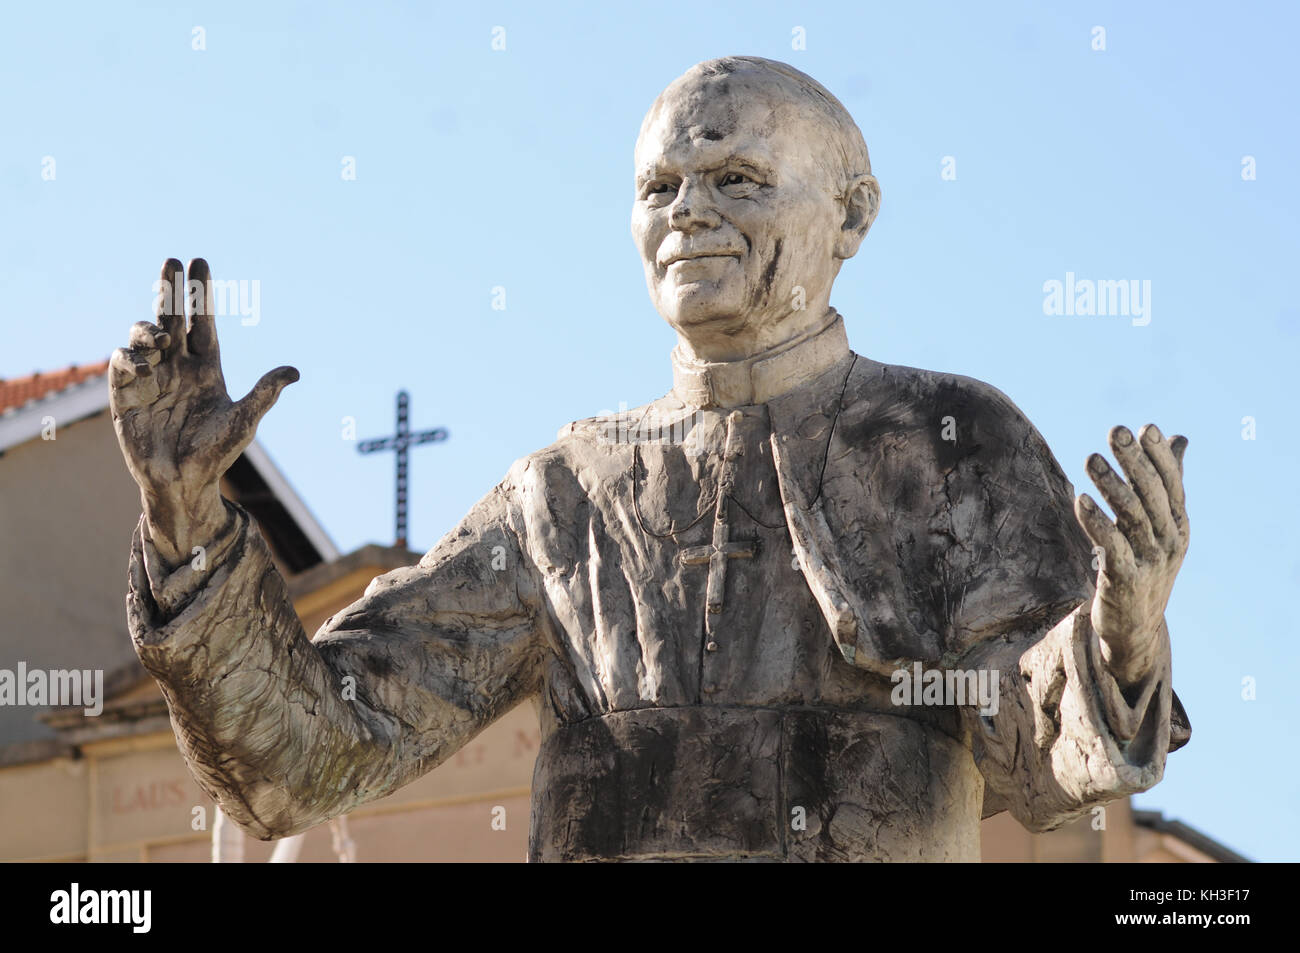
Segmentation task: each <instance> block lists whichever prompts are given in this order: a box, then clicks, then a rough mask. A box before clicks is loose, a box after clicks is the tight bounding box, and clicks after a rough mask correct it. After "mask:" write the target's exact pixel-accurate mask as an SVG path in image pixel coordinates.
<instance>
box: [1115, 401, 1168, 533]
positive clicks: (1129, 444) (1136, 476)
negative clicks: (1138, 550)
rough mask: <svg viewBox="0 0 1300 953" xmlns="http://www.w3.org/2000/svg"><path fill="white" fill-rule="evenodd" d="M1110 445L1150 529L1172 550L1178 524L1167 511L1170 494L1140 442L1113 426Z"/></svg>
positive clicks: (1123, 428) (1128, 432) (1120, 428)
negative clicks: (1144, 513) (1140, 504)
mask: <svg viewBox="0 0 1300 953" xmlns="http://www.w3.org/2000/svg"><path fill="white" fill-rule="evenodd" d="M1110 446H1111V449H1112V450H1113V451H1114V453H1115V459H1116V460H1118V461H1119V465H1120V466H1121V467H1123V468H1124V473H1125V475H1126V476H1127V477H1128V482H1129V486H1131V487H1132V488H1133V491H1134V492H1135V493H1136V494H1137V497H1138V499H1139V500H1141V501H1142V508H1143V509H1144V510H1145V511H1146V514H1147V519H1148V521H1149V522H1150V524H1151V531H1152V533H1153V534H1154V535H1155V539H1156V542H1158V543H1159V544H1160V545H1161V546H1162V547H1164V548H1165V550H1166V551H1168V550H1171V549H1173V547H1174V545H1175V543H1176V542H1177V540H1178V527H1177V526H1176V525H1174V518H1173V514H1172V513H1170V510H1169V494H1168V493H1166V492H1165V484H1164V481H1163V480H1161V479H1160V474H1159V473H1158V472H1157V471H1156V468H1155V466H1153V465H1152V463H1151V458H1150V457H1148V456H1147V455H1146V452H1145V451H1144V450H1143V449H1142V445H1141V444H1140V443H1139V442H1138V440H1137V438H1135V437H1134V436H1133V432H1132V431H1131V430H1129V429H1128V428H1127V427H1123V426H1120V427H1114V428H1112V429H1111V431H1110Z"/></svg>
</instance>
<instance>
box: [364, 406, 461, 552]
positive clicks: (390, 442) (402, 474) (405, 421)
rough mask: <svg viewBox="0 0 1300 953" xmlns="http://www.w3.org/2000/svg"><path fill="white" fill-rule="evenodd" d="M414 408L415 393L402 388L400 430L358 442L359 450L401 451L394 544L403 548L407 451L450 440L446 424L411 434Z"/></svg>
mask: <svg viewBox="0 0 1300 953" xmlns="http://www.w3.org/2000/svg"><path fill="white" fill-rule="evenodd" d="M410 410H411V395H410V394H408V393H407V392H406V391H404V390H399V391H398V392H397V433H396V434H394V435H393V436H391V437H381V438H380V439H378V440H362V441H361V442H360V443H358V444H357V452H359V453H374V452H376V451H378V450H396V451H397V534H396V535H397V542H396V543H395V544H394V545H397V546H402V547H405V546H406V477H407V451H408V450H409V448H411V447H414V446H417V445H419V444H422V443H436V442H438V441H440V440H446V439H447V430H446V428H444V427H438V428H437V429H435V430H421V431H420V432H419V433H411V425H410Z"/></svg>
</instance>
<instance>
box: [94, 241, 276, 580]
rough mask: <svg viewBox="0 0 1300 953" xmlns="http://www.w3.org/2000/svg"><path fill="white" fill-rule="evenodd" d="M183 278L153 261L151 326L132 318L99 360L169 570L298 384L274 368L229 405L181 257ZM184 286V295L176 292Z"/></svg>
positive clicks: (209, 306)
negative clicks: (120, 339)
mask: <svg viewBox="0 0 1300 953" xmlns="http://www.w3.org/2000/svg"><path fill="white" fill-rule="evenodd" d="M189 279H190V284H189V285H188V286H187V284H186V281H185V272H184V269H183V268H182V266H181V263H180V262H179V261H177V260H176V259H174V258H169V259H168V260H167V261H166V262H164V263H163V267H162V283H161V289H160V293H159V296H158V299H157V300H158V304H157V306H156V308H155V314H156V318H157V323H156V324H151V323H149V322H148V321H140V322H137V323H136V324H135V325H134V326H133V327H132V328H131V336H130V341H129V345H128V346H127V347H124V348H118V349H117V350H116V351H114V352H113V357H112V359H111V360H110V362H109V406H110V408H111V409H112V413H113V426H114V428H115V429H116V430H117V439H118V443H119V444H120V445H121V447H122V455H123V456H124V457H125V458H126V465H127V469H129V470H130V471H131V476H132V477H134V478H135V482H136V483H138V484H139V485H140V497H141V501H142V503H143V505H144V514H145V519H146V521H147V522H148V525H149V532H150V536H151V537H152V540H153V544H154V548H155V549H156V550H157V552H158V555H159V556H160V557H162V559H163V560H164V561H165V562H166V563H168V564H169V566H170V568H175V567H177V566H180V565H181V564H182V563H184V562H187V561H189V559H190V553H191V551H192V548H193V547H194V546H206V545H208V544H209V543H210V542H211V541H212V539H213V537H214V536H216V535H217V534H218V533H219V532H220V531H221V529H222V528H223V526H224V525H225V521H226V511H225V507H224V506H223V504H222V502H221V492H220V488H219V485H220V480H221V476H222V474H224V473H225V472H226V470H227V469H229V467H230V465H231V464H232V463H234V462H235V460H236V459H237V458H238V457H239V454H240V453H242V452H243V450H244V448H245V447H247V446H248V445H249V444H250V443H251V442H252V440H253V436H254V434H255V433H256V432H257V424H258V422H259V421H260V420H261V419H262V417H263V415H265V414H266V412H267V411H268V410H270V409H271V406H272V405H273V404H274V403H275V401H276V399H277V398H278V397H279V396H280V391H282V390H284V388H285V387H286V386H287V385H289V384H292V383H293V382H294V381H296V380H297V379H298V371H297V370H295V369H294V368H292V367H277V368H276V369H275V370H273V371H271V372H270V373H268V374H266V375H265V376H264V377H263V378H262V379H261V380H259V381H258V382H257V384H256V385H255V386H254V387H253V389H252V390H251V391H249V392H248V395H247V396H245V397H244V398H243V399H242V400H240V401H238V402H234V401H232V400H231V399H230V395H229V394H227V393H226V381H225V378H224V377H223V376H222V374H221V353H220V350H219V349H218V347H217V328H216V315H215V307H214V303H215V302H214V298H215V296H214V294H213V288H212V276H211V274H210V272H209V271H208V264H207V262H205V261H204V260H203V259H202V258H195V259H194V260H193V261H191V262H190V267H189ZM187 287H188V288H191V289H193V292H194V293H193V294H189V295H187V294H185V289H186V288H187ZM177 289H181V290H180V291H178V290H177ZM186 298H189V300H190V311H191V314H190V325H189V331H188V333H187V331H186V327H185V303H184V302H185V300H186Z"/></svg>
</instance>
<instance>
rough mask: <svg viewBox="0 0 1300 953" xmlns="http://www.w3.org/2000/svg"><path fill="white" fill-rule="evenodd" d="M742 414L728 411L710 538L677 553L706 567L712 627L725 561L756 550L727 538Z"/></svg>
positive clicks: (689, 562)
mask: <svg viewBox="0 0 1300 953" xmlns="http://www.w3.org/2000/svg"><path fill="white" fill-rule="evenodd" d="M741 419H742V415H741V414H740V413H739V412H734V413H732V414H731V415H730V416H729V417H728V418H727V442H726V446H725V449H724V450H723V453H722V473H721V475H720V476H719V478H718V499H717V504H716V505H715V506H714V513H713V540H712V542H710V543H709V544H708V545H705V546H691V547H689V548H687V549H683V550H682V551H681V553H680V555H679V558H680V560H681V563H682V565H683V566H708V567H709V577H708V583H707V586H706V588H705V601H706V604H707V607H708V612H707V619H706V627H707V628H708V629H709V630H712V628H713V617H714V616H716V615H718V614H719V613H721V612H722V606H723V603H724V601H725V599H726V594H727V562H728V561H729V560H732V559H752V558H753V557H754V555H755V553H757V552H758V545H757V543H756V541H754V540H745V541H736V542H733V541H732V540H731V525H730V520H729V507H728V499H729V496H730V493H731V488H732V486H733V485H734V482H735V475H736V469H737V466H738V464H737V461H738V460H739V459H740V457H741V456H742V455H743V453H744V444H743V440H742V437H741V433H740V430H741V427H740V423H741Z"/></svg>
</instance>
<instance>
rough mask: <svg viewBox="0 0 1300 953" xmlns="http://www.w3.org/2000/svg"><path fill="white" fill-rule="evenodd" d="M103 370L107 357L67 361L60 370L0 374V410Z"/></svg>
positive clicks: (106, 366) (16, 406) (37, 397)
mask: <svg viewBox="0 0 1300 953" xmlns="http://www.w3.org/2000/svg"><path fill="white" fill-rule="evenodd" d="M107 373H108V361H107V360H103V361H99V362H97V363H95V364H69V365H68V366H67V367H65V368H64V369H63V370H60V371H45V372H41V371H37V372H36V373H35V374H28V375H27V376H26V377H14V378H11V379H9V380H4V379H3V378H0V414H3V413H7V412H8V411H11V410H16V409H17V408H19V407H22V406H23V405H24V404H28V403H30V402H32V401H34V400H41V399H43V398H45V397H48V396H50V395H52V394H57V393H59V392H60V391H63V390H67V389H68V388H69V387H72V386H74V385H76V384H81V383H84V382H86V381H88V380H90V379H92V378H95V377H103V376H104V375H106V374H107Z"/></svg>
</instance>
